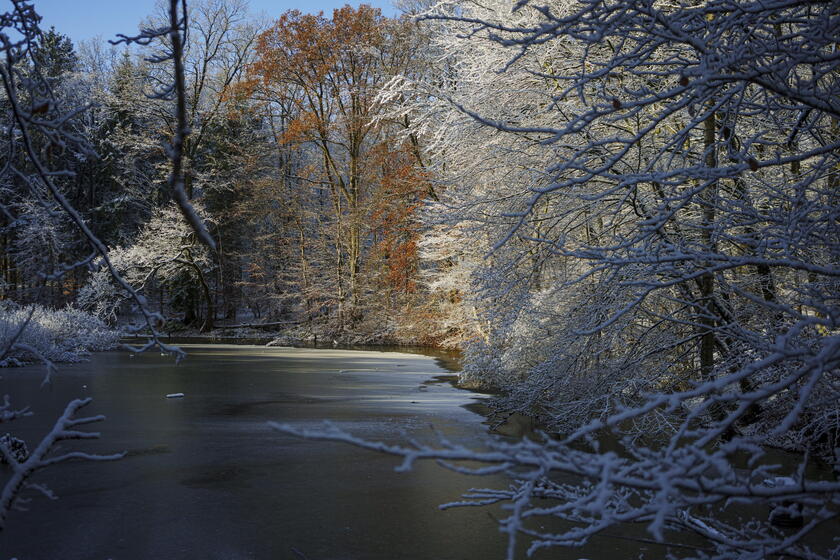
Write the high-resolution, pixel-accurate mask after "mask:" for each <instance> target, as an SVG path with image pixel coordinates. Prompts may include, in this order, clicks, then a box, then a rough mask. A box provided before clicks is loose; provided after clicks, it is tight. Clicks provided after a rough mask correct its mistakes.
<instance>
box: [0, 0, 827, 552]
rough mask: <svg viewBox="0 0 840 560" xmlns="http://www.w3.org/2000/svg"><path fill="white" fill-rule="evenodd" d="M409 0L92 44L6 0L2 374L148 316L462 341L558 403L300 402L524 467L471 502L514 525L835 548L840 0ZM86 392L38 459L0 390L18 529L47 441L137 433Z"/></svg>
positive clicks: (720, 544)
mask: <svg viewBox="0 0 840 560" xmlns="http://www.w3.org/2000/svg"><path fill="white" fill-rule="evenodd" d="M399 9H400V10H401V12H402V15H400V16H398V17H386V16H384V15H383V14H382V12H381V11H380V10H379V9H377V8H374V7H371V6H368V5H365V4H361V5H358V6H355V7H354V6H350V5H347V6H344V7H342V8H338V9H336V10H335V11H333V12H332V13H331V14H324V13H321V14H308V13H302V12H299V11H296V10H291V11H286V12H283V13H279V14H272V15H271V19H269V20H267V21H265V20H261V19H258V18H254V17H253V16H251V15H250V12H249V8H248V5H247V2H246V0H190V1H189V2H184V1H183V0H168V1H166V2H160V3H159V10H158V12H157V13H156V14H154V15H151V16H150V18H149V19H148V20H147V21H145V22H142V24H141V28H140V33H139V35H136V36H131V35H130V34H129V32H130V31H131V30H114V36H113V37H111V39H113V41H111V42H110V43H108V42H107V41H88V42H84V43H82V44H79V45H75V44H73V42H72V41H71V40H70V38H69V37H68V36H67V35H64V34H63V33H62V30H61V29H56V28H50V29H41V28H40V26H39V16H38V15H37V10H38V2H37V1H36V2H24V1H23V0H11V6H10V7H8V8H7V10H8V11H6V12H5V13H0V51H2V53H3V62H2V65H0V78H1V79H2V83H3V92H2V93H0V124H2V130H3V134H2V137H1V138H0V153H2V156H0V366H4V367H7V368H10V369H4V370H0V373H2V374H3V378H5V377H6V375H7V374H6V372H7V371H8V372H11V371H13V370H12V369H11V368H12V367H13V366H20V365H26V364H33V363H38V364H43V365H45V366H46V369H47V371H48V376H50V375H51V376H56V375H61V373H60V369H61V368H60V365H59V363H60V362H76V361H79V360H82V359H84V358H85V357H86V356H88V355H89V354H90V353H92V352H96V351H100V350H105V349H111V348H115V347H117V346H118V345H120V344H121V342H120V340H123V341H124V340H125V337H127V336H131V337H133V340H134V342H132V344H135V345H136V344H139V346H133V347H132V348H133V350H134V351H138V350H150V351H152V350H154V351H157V350H160V351H161V352H163V353H172V354H175V355H176V356H178V357H180V355H181V354H182V352H181V350H179V349H178V348H176V347H175V346H174V345H173V344H171V343H170V342H168V338H167V337H169V336H205V337H211V336H242V337H248V336H253V335H254V333H263V334H264V333H270V334H271V336H272V337H274V338H276V341H275V342H276V343H277V344H282V345H307V344H308V345H317V344H323V343H326V344H329V345H354V344H355V345H360V344H367V345H371V344H374V345H376V344H378V345H414V346H425V347H436V348H445V349H456V350H458V351H459V352H460V353H461V354H460V355H461V361H462V371H461V373H460V376H459V385H460V386H462V387H469V388H473V389H479V390H483V391H490V392H492V393H493V395H494V396H493V398H492V399H491V400H490V401H489V406H490V408H491V409H492V415H493V418H494V421H497V422H499V423H501V422H504V421H505V419H507V418H509V417H511V416H513V415H519V416H524V417H528V418H531V419H533V421H534V422H535V423H536V424H537V425H539V426H540V429H541V432H540V433H541V434H542V435H541V436H539V437H536V438H534V439H527V438H526V439H523V440H521V441H514V442H511V441H507V440H503V439H499V440H491V441H489V442H486V443H485V447H480V446H475V447H467V446H463V445H461V444H458V443H453V442H449V441H447V440H446V439H445V438H444V437H443V436H441V438H440V440H439V441H436V442H434V443H417V442H409V441H408V440H406V442H405V443H403V444H391V443H388V444H385V443H379V442H373V441H369V440H367V439H365V438H364V437H362V436H358V435H354V434H353V433H350V432H349V431H346V430H344V429H342V428H341V427H336V426H334V425H327V426H325V427H324V428H322V429H318V430H314V431H313V430H310V429H303V428H299V427H296V426H294V425H290V424H286V423H283V422H278V423H276V424H274V428H276V429H277V430H279V431H280V432H282V433H285V434H292V435H296V436H300V437H305V438H310V439H321V440H331V441H343V442H347V443H350V444H352V445H355V446H360V447H363V448H368V449H372V450H375V451H378V452H384V453H387V454H392V455H397V456H400V457H402V458H403V460H404V463H403V466H404V467H406V468H410V467H411V465H412V464H414V463H415V462H416V461H422V460H426V459H432V460H437V461H438V462H440V463H442V464H443V465H444V466H445V467H446V468H449V469H452V470H455V471H457V472H463V473H465V474H474V475H487V474H497V473H503V474H505V475H507V476H508V477H509V479H510V484H509V485H508V486H505V487H499V488H495V489H484V490H478V491H475V492H473V493H472V494H469V495H468V496H465V497H463V498H462V499H461V501H459V502H454V503H453V504H450V505H455V506H464V505H477V506H482V507H486V506H489V505H490V504H497V503H504V504H506V506H507V508H508V509H506V510H505V511H506V515H507V516H508V517H506V518H505V519H504V520H503V521H501V525H500V528H501V530H502V532H503V533H505V534H506V535H508V543H509V544H508V548H507V551H506V554H507V557H508V558H514V557H515V555H516V550H517V549H516V546H517V543H518V542H519V541H520V540H523V539H524V540H525V541H527V542H528V543H530V544H529V547H530V548H528V551H529V554H530V553H536V552H538V551H540V550H542V549H544V548H552V547H566V546H570V547H574V546H580V545H582V544H584V543H586V542H587V541H588V540H589V539H591V538H594V537H596V536H597V535H598V534H600V533H603V532H608V531H609V530H610V529H611V528H613V527H615V526H617V525H620V524H628V523H640V524H643V525H644V526H645V527H646V528H647V531H648V533H647V534H648V537H649V538H650V539H652V540H653V541H663V540H668V539H673V538H674V537H673V536H669V535H672V534H673V533H672V532H673V531H678V530H680V531H687V532H691V533H692V535H693V536H694V538H695V539H699V540H697V541H691V542H692V543H695V542H697V543H699V544H696V545H695V544H692V545H691V546H690V547H689V546H686V548H685V549H684V550H682V551H681V552H680V555H677V556H676V557H686V558H689V557H690V558H715V559H725V558H739V559H747V558H756V559H761V558H807V559H818V558H822V559H828V558H838V555H840V545H838V543H837V542H836V539H835V540H834V541H831V540H830V539H829V541H830V542H828V544H826V543H825V542H824V541H820V542H818V543H817V544H814V542H813V541H812V540H809V539H811V538H813V536H814V535H819V534H822V533H824V532H825V531H826V530H828V529H830V527H832V526H834V527H836V523H837V517H838V513H840V482H838V474H840V6H839V5H838V4H837V2H835V1H832V0H806V1H794V0H769V1H768V0H706V1H703V2H700V1H693V0H686V1H681V2H669V1H667V0H639V1H636V0H518V1H516V2H510V1H508V0H487V1H482V2H473V1H466V0H464V1H442V2H433V1H426V0H418V1H416V2H412V1H406V2H404V3H403V4H401V5H400V6H399ZM120 32H123V33H126V35H120V36H118V35H117V33H120ZM137 341H140V342H137ZM123 344H124V342H123ZM2 394H5V391H4V390H2V389H0V395H2ZM74 402H77V403H79V404H76V405H73V403H71V405H68V408H67V412H66V413H65V415H64V416H62V417H61V418H60V419H59V420H58V421H57V423H56V424H55V429H54V431H53V432H52V433H51V434H50V435H49V436H47V437H46V438H45V439H44V441H43V442H42V445H41V446H40V447H38V449H39V451H40V452H41V454H40V455H38V456H35V455H34V454H33V457H34V459H33V460H31V461H30V460H24V459H23V458H21V457H17V456H16V455H15V452H14V449H13V442H14V440H15V438H14V437H12V436H14V433H15V431H14V423H13V421H14V420H16V419H19V418H20V417H21V416H23V415H26V414H28V413H29V411H28V409H27V408H26V404H27V403H22V402H21V403H19V402H17V400H16V396H15V395H14V394H12V395H6V396H5V401H4V403H5V404H3V405H0V424H2V426H0V432H6V431H8V432H9V433H10V435H8V436H6V439H3V438H0V458H3V459H4V460H3V462H5V463H8V465H7V467H9V466H11V468H10V469H9V470H8V471H2V470H0V481H3V484H5V486H4V488H3V491H2V498H1V499H0V529H2V527H3V525H4V520H5V518H6V516H7V515H14V512H13V510H14V509H15V507H16V505H20V502H19V500H20V499H21V498H22V496H23V495H24V494H26V492H34V491H40V490H41V489H40V488H38V487H37V485H36V483H34V482H31V481H30V480H31V479H32V475H33V474H34V473H35V472H37V471H40V470H41V469H43V468H45V467H47V466H50V465H52V464H54V463H57V462H62V461H64V460H67V459H79V458H82V459H102V458H113V457H103V456H99V455H96V456H94V455H89V454H86V453H83V452H77V453H76V454H75V455H74V454H73V453H74V452H68V453H67V454H65V455H53V456H52V457H50V456H49V452H50V449H51V448H52V445H53V444H55V443H56V442H58V441H61V440H64V439H77V438H86V437H88V436H86V435H84V434H87V433H88V432H79V431H78V430H79V428H77V427H75V426H77V425H81V424H86V423H89V422H91V421H95V420H98V419H99V418H98V417H96V416H93V417H88V418H78V417H76V416H75V415H76V412H77V410H78V409H79V408H81V407H82V406H84V405H85V404H86V402H82V401H74ZM106 424H107V422H106ZM7 425H8V427H7ZM30 446H32V445H31V444H30ZM41 447H43V449H41ZM768 449H783V450H785V451H787V452H789V453H791V454H792V455H794V456H795V457H797V459H796V461H795V465H794V466H793V468H790V469H787V470H785V469H781V470H780V469H779V468H778V465H772V464H769V463H768V461H767V460H765V453H766V451H767V450H768ZM464 461H467V463H465V462H464ZM812 464H819V465H822V466H823V468H824V470H825V472H827V473H829V474H826V475H825V476H822V477H821V478H813V477H811V476H810V475H808V474H807V471H808V468H809V467H810V465H812ZM465 465H469V466H465ZM476 465H478V466H476ZM0 468H3V467H0ZM101 468H103V469H108V468H115V467H114V465H103V466H102V467H101ZM558 473H562V474H563V475H564V476H571V477H573V478H572V479H565V478H564V479H563V480H564V482H558V479H557V478H556V475H557V474H558ZM7 475H8V476H7ZM405 476H411V475H410V474H408V475H405ZM33 480H34V479H33ZM566 480H574V482H566ZM478 484H481V483H480V481H479V482H478ZM453 498H455V497H453ZM756 505H761V506H762V507H766V508H769V511H770V515H769V517H768V515H767V513H766V511H764V510H762V511H760V512H758V511H757V510H756V509H755V508H754V507H753V506H756ZM37 507H44V508H48V507H50V506H49V504H40V503H38V505H37ZM541 518H553V519H559V520H562V521H563V522H565V523H566V525H563V527H564V528H563V529H562V530H557V531H554V530H548V529H543V528H542V526H541V525H539V524H534V523H533V521H534V520H535V519H541ZM780 519H781V520H784V521H786V522H788V523H787V526H785V527H782V526H783V525H785V523H784V522H780ZM791 525H792V526H793V527H794V528H792V529H791V528H790V526H791ZM503 553H505V552H504V551H500V554H503Z"/></svg>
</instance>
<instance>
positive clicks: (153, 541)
mask: <svg viewBox="0 0 840 560" xmlns="http://www.w3.org/2000/svg"><path fill="white" fill-rule="evenodd" d="M186 349H187V350H188V351H189V353H190V355H189V357H188V358H187V359H186V360H185V361H184V362H182V363H181V364H180V365H177V366H176V365H175V364H174V363H173V362H172V359H171V358H169V357H165V356H160V355H158V354H154V353H146V354H141V355H136V356H132V355H129V354H126V353H116V352H114V353H106V354H101V355H97V356H95V357H94V358H93V360H92V361H91V362H90V363H86V364H76V365H68V366H64V367H63V368H62V369H61V371H60V373H59V375H57V376H55V378H54V382H53V384H52V385H51V386H49V387H48V388H45V389H40V388H39V385H40V382H41V379H42V371H41V370H40V369H39V368H24V369H18V370H5V371H2V372H0V373H2V380H0V383H2V385H0V394H4V393H9V394H12V395H14V396H15V401H16V403H18V404H23V403H26V404H30V405H32V408H33V410H35V411H36V413H37V415H36V416H33V417H31V418H26V419H23V420H20V421H18V422H16V423H15V424H16V425H15V431H16V433H17V435H19V436H20V437H23V438H25V439H26V440H27V441H29V442H35V441H37V440H38V439H40V437H41V436H42V435H43V433H44V431H45V430H47V429H48V427H49V426H50V424H51V421H52V420H53V419H54V418H55V417H56V416H57V415H58V414H59V413H60V411H61V410H62V409H63V407H64V406H65V404H66V403H67V401H69V400H70V399H72V398H76V397H84V396H91V397H93V398H94V402H93V404H92V405H91V406H90V407H89V409H88V410H87V412H89V413H91V414H105V415H106V416H107V417H108V419H107V421H106V422H105V423H103V424H100V425H98V426H96V427H95V429H98V430H100V431H101V432H102V439H100V440H98V441H91V442H76V443H73V447H74V448H77V449H84V450H87V451H93V452H104V453H112V452H115V451H126V452H127V456H126V458H125V459H123V460H122V461H119V462H117V463H108V464H96V463H72V464H64V465H59V466H57V467H54V468H52V469H49V470H47V471H45V472H44V473H42V474H41V476H40V477H39V482H43V483H46V484H47V485H48V486H49V487H51V488H52V489H53V490H54V491H55V493H56V494H57V495H58V496H60V499H59V500H58V501H55V502H49V501H47V500H45V499H36V500H35V501H33V502H32V503H31V507H30V509H29V511H26V512H15V513H13V514H12V516H11V518H10V520H9V524H8V528H7V531H6V532H5V533H4V534H0V558H11V557H18V558H21V559H54V558H55V559H58V558H61V559H63V560H73V559H83V558H84V559H88V558H103V559H104V558H114V559H135V558H136V559H147V558H173V559H193V558H194V559H214V558H218V559H238V558H260V559H261V558H270V559H276V558H294V559H300V558H307V559H310V560H316V559H342V558H356V559H389V560H392V559H401V558H405V559H413V558H416V559H424V560H425V559H433V558H434V559H474V558H501V557H503V554H504V546H505V540H504V536H503V535H502V534H501V533H500V532H499V530H498V526H497V523H496V519H499V518H503V517H504V516H505V514H504V512H503V511H502V510H501V509H500V508H462V509H452V510H446V511H440V510H439V509H438V505H439V504H441V503H445V502H448V501H451V500H453V499H456V498H457V497H458V496H459V495H461V494H462V493H463V492H465V491H467V490H468V489H469V488H470V487H471V486H473V485H477V486H481V487H485V486H494V485H496V486H498V485H505V482H504V480H502V479H500V478H482V479H479V480H477V479H472V478H466V477H463V476H461V475H457V474H454V473H452V472H449V471H446V470H444V469H441V468H440V467H438V466H437V465H435V464H431V463H429V464H424V463H421V464H418V465H417V466H416V467H415V469H414V470H413V471H412V472H410V473H407V474H399V473H395V472H394V467H395V466H396V465H397V464H398V461H397V460H396V459H394V458H392V457H388V456H383V455H378V454H376V453H372V452H370V451H365V450H360V449H357V448H354V447H351V446H348V445H345V444H340V443H328V442H314V441H305V440H300V439H296V438H291V437H289V436H284V435H280V434H278V433H276V432H273V431H272V430H270V429H269V428H268V427H267V425H266V421H268V420H276V421H281V422H290V423H296V424H298V425H302V426H305V427H316V426H318V425H319V424H320V423H321V422H322V420H324V419H329V420H331V421H333V422H336V423H338V424H339V425H341V426H342V427H344V428H345V429H347V430H349V431H351V432H353V433H354V434H357V435H360V436H363V437H366V438H370V439H377V440H384V441H388V442H397V441H404V440H405V434H412V435H413V436H416V437H419V438H426V439H429V440H432V439H433V435H432V430H431V427H432V426H433V427H434V429H435V430H438V431H439V432H441V433H443V434H444V435H445V436H446V437H447V438H448V439H450V440H451V441H454V442H464V443H469V444H475V443H476V442H479V441H480V438H481V437H482V436H483V435H484V434H485V433H486V426H484V425H483V424H482V421H483V418H482V417H481V416H480V415H478V414H476V413H475V412H472V411H470V410H468V408H470V407H469V406H466V405H470V404H471V403H475V402H476V398H477V395H475V394H473V393H468V392H466V391H461V390H458V389H455V388H454V387H452V386H451V384H449V383H447V382H446V381H447V380H449V377H448V376H449V375H451V374H450V373H448V372H447V371H446V370H445V369H443V368H442V367H441V366H440V365H439V364H436V363H435V361H434V359H432V358H430V357H427V356H422V355H410V354H405V353H383V352H371V351H364V352H359V351H346V350H337V349H286V348H264V347H243V346H193V347H187V348H186ZM169 393H184V394H185V398H183V399H167V398H165V395H167V394H169ZM631 532H633V533H636V531H635V530H633V531H631ZM638 534H639V535H644V530H643V529H642V528H639V531H638ZM626 537H627V534H616V535H614V536H613V537H610V538H604V539H600V540H599V541H598V542H597V543H594V544H593V545H591V546H589V547H587V548H586V549H583V550H571V551H557V550H554V551H551V550H548V551H543V552H541V553H540V554H537V555H536V557H537V558H580V557H589V558H599V559H624V558H628V557H630V556H633V554H631V553H630V551H631V550H632V551H639V550H645V547H647V546H648V545H639V544H638V543H630V544H629V545H628V541H627V540H625V539H626ZM628 546H631V548H630V549H628ZM639 547H641V548H639ZM522 552H523V554H522V556H523V557H524V549H523V550H522ZM661 552H662V551H657V550H656V549H655V547H651V550H648V551H646V554H647V555H646V558H657V557H662V555H661Z"/></svg>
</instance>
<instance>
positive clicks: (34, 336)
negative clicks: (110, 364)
mask: <svg viewBox="0 0 840 560" xmlns="http://www.w3.org/2000/svg"><path fill="white" fill-rule="evenodd" d="M27 321H28V324H27V325H26V328H25V329H23V331H22V332H21V333H20V335H19V336H17V335H18V331H19V330H20V328H21V326H22V325H23V324H24V323H26V322H27ZM15 336H17V338H16V339H14V337H15ZM119 336H120V335H119V332H117V331H115V330H113V329H111V328H109V327H108V326H107V325H105V323H103V322H102V321H101V320H100V319H98V318H96V317H94V316H92V315H91V314H89V313H85V312H84V311H80V310H78V309H74V308H72V307H67V308H64V309H49V308H45V307H42V306H40V305H32V306H19V305H16V304H14V303H11V302H8V301H3V302H0V348H7V347H9V346H11V350H10V351H9V352H8V353H7V354H6V356H5V358H4V359H3V360H2V361H0V367H6V366H14V365H21V364H25V363H32V362H41V361H44V360H47V361H49V362H78V361H81V360H83V359H84V358H85V357H86V356H87V355H88V354H89V353H90V352H98V351H102V350H109V349H112V348H114V347H116V345H117V342H118V340H119Z"/></svg>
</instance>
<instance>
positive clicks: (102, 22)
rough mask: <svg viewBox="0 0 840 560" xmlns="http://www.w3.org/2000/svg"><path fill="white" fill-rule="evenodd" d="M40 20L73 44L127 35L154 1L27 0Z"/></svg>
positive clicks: (308, 4) (300, 5) (271, 6)
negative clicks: (33, 6)
mask: <svg viewBox="0 0 840 560" xmlns="http://www.w3.org/2000/svg"><path fill="white" fill-rule="evenodd" d="M30 1H31V2H32V3H33V4H34V5H35V11H36V12H38V13H39V14H40V15H41V17H43V18H44V19H43V21H42V22H41V26H42V28H43V29H48V28H49V27H50V26H55V28H56V30H57V31H59V32H61V33H64V34H65V35H69V36H70V38H71V39H73V43H76V44H78V43H79V42H80V41H82V40H85V39H90V38H92V37H96V36H97V35H101V36H102V38H103V39H106V40H107V39H112V38H114V36H115V35H116V34H117V33H125V34H127V35H130V34H132V33H134V32H136V31H137V24H138V23H139V22H140V21H142V20H143V19H144V18H145V17H146V16H147V15H149V14H151V13H152V12H154V5H155V0H30ZM360 3H361V2H359V1H358V0H346V1H345V0H250V2H249V4H250V6H251V12H252V13H254V14H261V13H262V14H265V15H267V16H269V17H270V18H275V17H277V16H279V15H280V14H282V13H283V12H285V11H286V10H291V9H297V10H300V11H302V12H319V11H323V12H324V13H325V14H327V15H328V14H330V13H331V12H332V10H333V9H334V8H338V7H341V6H343V5H344V4H352V5H354V6H355V5H358V4H360ZM364 3H366V4H371V5H373V6H376V7H378V8H381V9H382V12H383V13H384V14H385V15H395V10H394V9H393V7H392V6H391V2H390V0H367V1H366V2H364ZM0 5H2V11H6V10H7V9H8V8H9V7H11V3H10V2H9V0H0Z"/></svg>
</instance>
